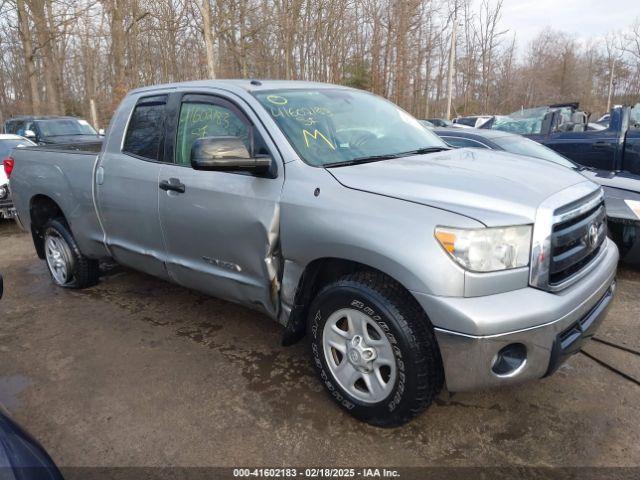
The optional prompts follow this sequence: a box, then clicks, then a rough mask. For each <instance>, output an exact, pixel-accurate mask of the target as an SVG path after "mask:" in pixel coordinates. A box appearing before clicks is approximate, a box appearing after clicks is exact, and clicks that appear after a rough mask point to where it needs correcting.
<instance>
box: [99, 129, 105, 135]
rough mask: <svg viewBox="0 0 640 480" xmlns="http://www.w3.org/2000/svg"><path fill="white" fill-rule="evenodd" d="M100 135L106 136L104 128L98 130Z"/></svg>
mask: <svg viewBox="0 0 640 480" xmlns="http://www.w3.org/2000/svg"><path fill="white" fill-rule="evenodd" d="M98 135H102V136H104V128H101V129H99V130H98Z"/></svg>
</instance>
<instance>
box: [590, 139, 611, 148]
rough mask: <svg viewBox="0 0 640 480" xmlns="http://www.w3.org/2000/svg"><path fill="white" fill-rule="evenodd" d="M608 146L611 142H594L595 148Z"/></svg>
mask: <svg viewBox="0 0 640 480" xmlns="http://www.w3.org/2000/svg"><path fill="white" fill-rule="evenodd" d="M608 146H609V142H605V141H604V140H601V141H599V142H596V143H594V144H593V147H594V148H607V147H608Z"/></svg>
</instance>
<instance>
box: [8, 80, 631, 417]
mask: <svg viewBox="0 0 640 480" xmlns="http://www.w3.org/2000/svg"><path fill="white" fill-rule="evenodd" d="M65 148H66V149H61V148H51V147H48V146H45V147H32V148H28V149H19V150H16V151H15V152H14V158H13V159H14V169H13V172H12V174H11V182H12V188H13V192H14V200H15V203H16V208H17V211H18V219H19V221H20V223H21V224H22V225H23V226H24V228H25V229H26V230H27V231H29V232H32V237H33V239H34V244H35V249H36V252H37V254H38V255H39V257H40V258H42V259H43V260H46V264H47V266H48V268H49V271H50V274H51V278H52V279H53V282H54V283H55V284H57V285H59V286H61V287H67V288H82V287H88V286H91V285H93V284H95V283H96V282H97V281H98V261H99V260H100V259H113V260H115V261H116V262H119V263H121V264H123V265H127V266H129V267H131V268H134V269H138V270H141V271H144V272H147V273H149V274H152V275H156V276H158V277H160V278H164V279H166V280H170V281H173V282H176V283H178V284H181V285H184V286H186V287H190V288H194V289H198V290H201V291H203V292H206V293H208V294H211V295H215V296H217V297H220V298H224V299H227V300H230V301H234V302H239V303H241V304H244V305H247V306H250V307H252V308H255V309H257V310H260V311H262V312H264V313H265V314H267V315H268V316H270V317H272V318H273V319H276V320H277V321H279V322H280V323H281V324H282V325H283V326H284V327H285V329H284V338H283V342H284V343H285V344H290V343H292V342H294V341H296V340H298V339H300V338H301V337H302V336H303V335H305V333H306V335H307V337H308V340H309V343H310V350H311V353H312V364H313V365H314V368H315V369H316V371H317V373H318V376H319V378H320V380H321V382H322V384H323V385H324V386H325V388H326V389H327V391H328V392H329V394H330V395H331V396H332V397H333V399H334V400H335V401H336V402H337V403H338V404H339V405H340V406H341V407H342V408H344V409H346V410H347V411H348V412H349V413H351V414H352V415H354V416H356V417H358V418H360V419H363V420H365V421H367V422H370V423H372V424H375V425H380V426H394V425H400V424H402V423H404V422H406V421H408V420H409V419H411V418H412V417H414V416H415V415H417V414H418V413H419V412H421V411H422V410H424V409H425V408H426V407H427V406H428V405H429V404H430V403H431V402H432V400H433V399H434V396H435V395H436V394H437V392H438V391H439V390H440V389H441V388H442V386H443V383H445V382H446V385H447V388H448V389H449V390H450V391H466V390H474V389H480V388H486V387H491V386H506V385H510V384H513V383H516V382H519V381H523V380H527V379H536V378H540V377H543V376H545V375H549V374H551V373H552V372H554V371H555V369H556V368H557V367H558V366H559V365H560V364H561V363H562V362H563V361H564V360H565V359H566V358H567V357H568V356H569V355H571V354H572V353H575V352H576V351H578V350H579V348H580V346H581V344H582V343H583V342H584V341H585V340H586V339H588V338H589V337H590V336H591V335H593V332H594V331H595V329H596V328H597V326H598V324H599V323H600V321H601V320H602V318H603V317H604V314H605V312H606V311H607V308H608V306H609V304H610V302H611V299H612V297H613V292H614V285H615V281H614V278H615V272H616V264H617V261H618V251H617V248H616V246H615V244H614V243H613V242H612V241H610V240H609V239H608V238H607V235H606V222H605V210H604V202H603V196H602V191H601V189H600V187H599V186H598V185H596V184H595V183H593V182H591V181H589V180H587V179H585V178H584V177H582V176H580V175H579V174H578V173H576V172H574V171H572V170H571V169H568V168H564V167H561V166H558V165H555V164H553V163H551V162H549V163H545V164H541V162H540V161H538V160H536V159H531V158H527V157H523V156H514V155H512V154H508V153H504V152H484V151H482V150H471V149H466V150H453V149H451V148H449V147H447V146H446V145H445V143H444V142H443V141H442V140H440V139H439V138H438V137H437V136H436V135H435V134H433V133H431V132H430V131H428V130H427V129H425V128H424V127H422V125H421V124H420V123H419V122H418V121H417V120H416V119H415V118H413V117H412V116H410V115H409V114H407V113H406V112H405V111H403V110H401V109H399V108H398V107H396V106H395V105H393V104H392V103H390V102H388V101H386V100H384V99H381V98H379V97H377V96H375V95H372V94H370V93H367V92H363V91H360V90H355V89H350V88H347V87H339V86H333V85H327V84H316V83H309V82H283V81H264V82H261V81H257V80H253V81H242V80H226V81H225V80H218V81H202V82H191V83H178V84H170V85H163V86H154V87H148V88H141V89H137V90H134V91H132V92H131V93H129V94H128V95H127V96H126V98H125V99H124V100H123V102H122V104H121V105H120V107H119V108H118V110H117V111H116V113H115V116H114V118H113V120H112V122H111V126H110V128H109V130H108V132H107V135H106V139H105V142H104V144H103V146H102V150H101V151H100V152H95V151H94V152H88V151H81V150H68V148H70V146H67V147H65ZM496 170H497V171H499V172H500V175H495V173H494V172H495V171H496ZM285 173H286V174H285ZM583 239H586V240H585V241H583Z"/></svg>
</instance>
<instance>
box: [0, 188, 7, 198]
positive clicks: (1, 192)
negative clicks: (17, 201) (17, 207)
mask: <svg viewBox="0 0 640 480" xmlns="http://www.w3.org/2000/svg"><path fill="white" fill-rule="evenodd" d="M8 194H9V191H8V190H7V186H6V185H2V186H1V187H0V200H4V199H5V198H7V195H8Z"/></svg>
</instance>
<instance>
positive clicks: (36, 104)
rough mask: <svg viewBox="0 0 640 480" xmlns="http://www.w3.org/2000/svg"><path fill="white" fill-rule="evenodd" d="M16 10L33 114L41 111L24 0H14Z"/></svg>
mask: <svg viewBox="0 0 640 480" xmlns="http://www.w3.org/2000/svg"><path fill="white" fill-rule="evenodd" d="M16 6H17V10H18V24H19V31H20V39H21V40H22V48H23V50H24V62H25V66H26V69H27V79H28V82H29V101H30V103H31V113H33V114H34V115H37V114H40V113H42V105H41V102H40V90H39V89H38V78H37V77H36V60H35V56H34V51H33V44H32V43H31V32H30V29H29V17H28V15H27V8H26V6H25V3H24V0H16Z"/></svg>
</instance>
